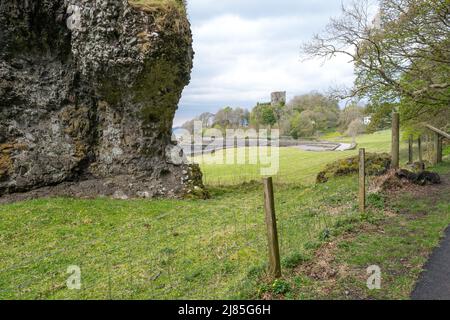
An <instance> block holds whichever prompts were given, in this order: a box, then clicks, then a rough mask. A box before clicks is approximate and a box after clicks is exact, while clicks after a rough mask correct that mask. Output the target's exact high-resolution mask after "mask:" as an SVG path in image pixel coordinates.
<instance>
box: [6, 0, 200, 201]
mask: <svg viewBox="0 0 450 320" xmlns="http://www.w3.org/2000/svg"><path fill="white" fill-rule="evenodd" d="M192 58H193V51H192V37H191V31H190V25H189V22H188V20H187V17H186V13H185V10H184V6H183V2H182V0H128V1H127V0H39V1H37V0H0V196H1V195H2V194H6V193H15V192H25V191H28V190H32V189H36V188H39V187H44V186H54V185H61V183H65V184H67V190H68V193H69V195H72V194H75V195H79V196H96V195H106V196H115V197H120V198H127V197H152V196H169V197H171V196H173V197H176V196H183V195H186V194H192V193H200V194H202V193H203V191H202V188H203V186H202V183H201V173H200V170H199V169H198V167H195V166H194V167H193V166H189V165H186V164H180V163H179V162H178V161H176V160H177V159H175V160H174V159H173V157H172V156H173V155H174V154H176V155H178V149H176V147H175V146H174V145H173V142H171V137H172V132H171V130H172V129H171V128H172V121H173V117H174V114H175V111H176V109H177V104H178V102H179V99H180V96H181V92H182V90H183V88H184V87H185V86H186V85H187V84H188V83H189V80H190V72H191V69H192ZM174 151H175V152H174ZM75 186H77V187H75ZM70 190H72V191H70Z"/></svg>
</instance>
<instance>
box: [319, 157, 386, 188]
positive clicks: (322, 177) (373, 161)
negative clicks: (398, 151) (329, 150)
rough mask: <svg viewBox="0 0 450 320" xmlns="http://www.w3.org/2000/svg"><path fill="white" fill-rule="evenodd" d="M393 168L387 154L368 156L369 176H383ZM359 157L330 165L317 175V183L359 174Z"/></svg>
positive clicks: (367, 168)
mask: <svg viewBox="0 0 450 320" xmlns="http://www.w3.org/2000/svg"><path fill="white" fill-rule="evenodd" d="M390 166H391V156H390V155H389V154H387V153H381V154H378V153H368V154H366V170H367V174H369V175H382V174H384V173H386V172H387V171H388V170H389V168H390ZM358 171H359V156H354V157H350V158H346V159H341V160H337V161H335V162H332V163H330V164H328V165H327V166H326V167H325V169H324V170H323V171H321V172H319V174H318V175H317V178H316V181H317V183H325V182H327V181H328V180H329V179H330V178H332V177H339V176H345V175H350V174H354V173H358Z"/></svg>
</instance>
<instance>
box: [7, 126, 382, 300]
mask: <svg viewBox="0 0 450 320" xmlns="http://www.w3.org/2000/svg"><path fill="white" fill-rule="evenodd" d="M359 142H360V143H361V146H364V147H366V148H367V149H368V150H369V151H387V150H388V149H389V133H388V132H382V133H378V134H375V135H370V136H363V137H361V138H360V140H359ZM354 153H355V151H351V152H344V153H306V152H303V151H300V150H298V149H294V148H289V149H282V150H281V170H280V174H279V176H278V178H277V181H278V184H277V185H276V208H277V215H278V220H279V233H280V242H281V243H280V245H281V254H282V257H283V266H284V267H285V268H288V267H292V266H294V265H297V264H298V263H300V262H302V261H307V260H308V259H310V258H311V257H312V256H313V253H314V250H316V249H317V248H319V247H320V246H321V244H322V243H323V241H325V240H326V239H328V238H329V237H331V236H333V234H334V232H335V231H336V230H338V229H339V228H343V227H344V228H347V226H348V225H352V223H354V222H358V221H366V220H367V216H365V215H361V214H359V213H358V212H357V209H356V205H355V204H356V201H355V199H356V191H357V181H356V177H344V178H340V179H336V180H332V181H330V182H329V183H327V184H323V185H314V184H311V183H310V182H311V181H312V180H313V175H315V173H316V172H317V171H319V169H321V167H322V165H323V164H325V163H327V162H329V161H332V160H334V159H336V158H337V157H346V156H348V155H353V154H354ZM203 169H204V170H205V171H206V182H207V184H208V185H209V186H210V191H211V194H212V199H210V200H206V201H203V200H178V201H175V200H151V201H150V200H133V201H119V200H109V199H95V200H75V199H66V198H58V199H40V200H34V201H26V202H21V203H15V204H10V205H2V206H0V299H18V298H24V299H168V298H175V299H179V298H186V299H194V298H205V299H212V298H225V299H226V298H246V297H254V296H255V294H257V293H258V292H259V291H260V290H261V287H260V285H259V284H258V283H255V282H254V281H253V280H252V279H255V277H260V276H261V274H263V270H264V269H265V262H266V256H267V253H266V251H267V249H266V235H265V230H264V215H263V206H262V204H263V199H262V193H261V185H260V184H259V183H258V182H252V183H246V184H239V185H237V184H236V185H234V186H217V184H218V182H219V181H220V182H221V184H222V182H223V184H231V183H232V182H242V181H250V180H259V178H260V177H259V176H258V175H257V172H258V171H257V168H253V169H252V168H250V167H247V166H244V167H242V168H239V169H237V168H235V167H233V166H228V167H223V168H222V167H215V166H210V167H208V166H204V167H203ZM237 173H239V175H238V174H237ZM231 175H235V176H237V177H240V178H241V180H234V179H235V178H231ZM208 177H209V178H208ZM214 185H215V186H214ZM378 214H379V213H378V211H376V210H375V211H374V213H373V216H372V218H373V217H376V216H377V215H378ZM72 265H76V266H79V267H80V269H81V278H82V289H81V290H68V289H67V286H66V279H67V278H68V277H69V276H70V274H68V273H67V268H68V267H69V266H72Z"/></svg>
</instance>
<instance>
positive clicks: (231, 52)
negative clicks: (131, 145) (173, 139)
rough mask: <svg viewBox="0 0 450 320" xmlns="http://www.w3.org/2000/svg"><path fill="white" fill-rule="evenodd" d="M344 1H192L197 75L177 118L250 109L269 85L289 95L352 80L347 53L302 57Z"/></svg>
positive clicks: (180, 120) (267, 96)
mask: <svg viewBox="0 0 450 320" xmlns="http://www.w3.org/2000/svg"><path fill="white" fill-rule="evenodd" d="M340 6H341V0H188V14H189V18H190V21H191V24H192V32H193V37H194V50H195V58H194V69H193V71H192V80H191V83H190V85H189V86H188V87H186V89H185V90H184V92H183V97H182V99H181V101H180V104H179V110H178V112H177V114H176V117H175V122H174V125H175V126H178V125H181V124H182V123H183V122H184V121H186V120H190V119H192V118H193V117H195V116H197V115H199V114H201V113H202V112H206V111H208V112H212V113H215V112H216V111H217V110H218V109H219V108H221V107H224V106H232V107H244V108H248V109H251V108H253V106H254V105H255V104H256V102H265V101H270V93H271V92H272V91H287V93H288V99H289V98H291V97H292V96H294V95H298V94H303V93H307V92H310V91H313V90H318V91H326V90H327V89H328V88H329V87H330V86H336V85H339V86H341V85H350V84H351V83H352V82H353V66H352V65H351V64H349V63H348V61H347V60H346V59H345V57H340V58H336V59H335V60H332V61H329V62H327V63H326V64H325V65H323V61H306V62H302V61H301V57H300V45H301V43H302V42H303V41H305V40H308V39H310V38H311V37H312V35H313V34H314V33H317V32H320V31H322V30H323V28H324V27H325V25H326V24H327V22H328V20H329V18H330V17H333V16H338V15H339V11H340Z"/></svg>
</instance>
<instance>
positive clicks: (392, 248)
mask: <svg viewBox="0 0 450 320" xmlns="http://www.w3.org/2000/svg"><path fill="white" fill-rule="evenodd" d="M433 170H434V171H437V172H439V173H441V174H446V175H449V174H450V163H449V162H446V163H443V164H442V165H440V166H438V167H435V168H434V169H433ZM449 198H450V189H449V187H448V186H446V187H441V188H440V190H439V191H438V192H436V191H434V192H432V194H427V195H422V196H420V195H417V194H415V195H412V194H409V193H407V192H405V193H404V194H402V195H400V196H399V197H398V198H395V199H391V200H390V201H388V203H386V202H384V201H382V200H383V199H380V198H378V197H377V199H375V200H374V201H372V203H370V202H369V203H370V205H372V211H371V213H370V214H369V215H368V219H360V220H351V221H343V223H342V224H340V230H339V232H336V233H335V236H334V237H332V238H330V239H329V241H330V243H332V244H333V245H331V246H324V247H322V248H320V249H319V251H318V252H326V249H325V248H328V247H331V248H334V249H332V251H331V254H329V256H331V259H330V261H327V260H326V259H324V258H323V256H321V255H320V254H317V256H316V258H313V260H312V263H315V264H319V263H321V262H322V263H323V261H327V263H326V264H325V268H327V269H328V270H336V271H337V273H336V275H333V276H331V277H325V278H319V279H317V278H314V277H313V276H312V275H311V274H309V273H307V272H306V273H305V272H299V271H298V270H288V271H287V272H286V271H285V274H284V279H283V280H282V281H283V282H284V283H285V286H286V287H288V288H289V290H288V291H287V292H284V293H283V294H282V296H283V297H284V298H287V299H358V300H359V299H383V300H386V299H388V300H405V299H409V298H410V295H411V292H412V291H413V289H414V287H415V283H416V281H417V280H418V279H419V276H420V274H421V272H422V270H423V265H424V264H425V262H426V261H427V259H428V257H429V255H430V254H431V252H432V250H433V249H434V248H435V247H436V246H437V245H438V244H439V242H440V240H441V239H442V236H443V234H444V231H445V229H446V228H447V227H448V225H449V224H450V202H449ZM387 212H393V213H395V214H394V215H392V214H386V213H387ZM345 226H346V227H345ZM372 265H377V266H379V267H380V269H381V276H382V282H381V289H380V290H369V289H368V288H367V285H366V281H367V279H368V275H367V268H368V267H369V266H372ZM261 288H262V291H263V292H269V293H270V294H273V295H275V298H278V297H280V295H278V296H277V294H276V292H275V291H274V290H273V289H272V288H271V287H270V282H269V285H267V284H266V285H262V286H261ZM260 292H261V291H260Z"/></svg>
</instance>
